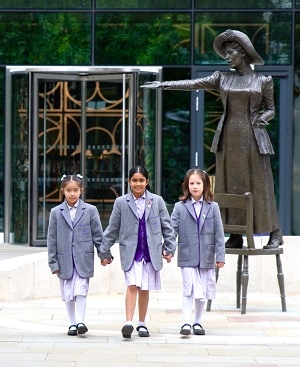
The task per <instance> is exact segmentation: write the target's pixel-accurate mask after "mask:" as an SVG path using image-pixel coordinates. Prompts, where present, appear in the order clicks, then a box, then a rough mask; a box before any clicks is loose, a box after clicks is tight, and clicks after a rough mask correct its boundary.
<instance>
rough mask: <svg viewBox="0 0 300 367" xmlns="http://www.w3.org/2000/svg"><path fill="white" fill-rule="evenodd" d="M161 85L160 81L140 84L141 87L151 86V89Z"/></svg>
mask: <svg viewBox="0 0 300 367" xmlns="http://www.w3.org/2000/svg"><path fill="white" fill-rule="evenodd" d="M161 87H162V85H161V82H157V81H155V82H148V83H146V84H144V85H141V88H151V89H156V88H161Z"/></svg>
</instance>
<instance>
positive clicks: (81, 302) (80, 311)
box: [76, 296, 86, 324]
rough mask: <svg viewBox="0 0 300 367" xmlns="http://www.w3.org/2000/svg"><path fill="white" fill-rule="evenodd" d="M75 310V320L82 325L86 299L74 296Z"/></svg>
mask: <svg viewBox="0 0 300 367" xmlns="http://www.w3.org/2000/svg"><path fill="white" fill-rule="evenodd" d="M76 310H77V320H78V324H79V323H81V322H82V323H84V317H85V310H86V297H85V296H76Z"/></svg>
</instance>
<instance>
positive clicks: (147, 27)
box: [95, 13, 190, 65]
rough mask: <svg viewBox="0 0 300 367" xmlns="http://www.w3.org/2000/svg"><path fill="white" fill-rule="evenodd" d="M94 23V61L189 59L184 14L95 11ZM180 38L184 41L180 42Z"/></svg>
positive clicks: (187, 20)
mask: <svg viewBox="0 0 300 367" xmlns="http://www.w3.org/2000/svg"><path fill="white" fill-rule="evenodd" d="M96 23H97V27H96V45H95V47H96V63H97V64H100V65H136V64H137V65H164V64H166V65H168V64H186V63H189V62H190V50H189V49H190V41H189V39H190V27H189V24H190V17H189V16H188V15H182V14H181V15H177V14H172V15H171V14H166V13H163V14H145V13H122V14H119V13H117V14H105V15H102V14H99V15H97V18H96ZM184 40H187V41H186V43H183V45H182V46H180V45H181V42H183V41H184ZM187 49H188V50H187Z"/></svg>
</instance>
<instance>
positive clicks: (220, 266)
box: [216, 262, 225, 269]
mask: <svg viewBox="0 0 300 367" xmlns="http://www.w3.org/2000/svg"><path fill="white" fill-rule="evenodd" d="M224 265H225V264H224V263H220V262H216V268H219V269H220V268H223V266H224Z"/></svg>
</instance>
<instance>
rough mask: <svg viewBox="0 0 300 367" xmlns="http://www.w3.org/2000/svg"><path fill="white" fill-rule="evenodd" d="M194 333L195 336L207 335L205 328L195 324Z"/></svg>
mask: <svg viewBox="0 0 300 367" xmlns="http://www.w3.org/2000/svg"><path fill="white" fill-rule="evenodd" d="M193 333H194V334H195V335H205V330H204V329H203V327H202V326H201V325H200V324H198V323H195V324H194V325H193Z"/></svg>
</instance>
